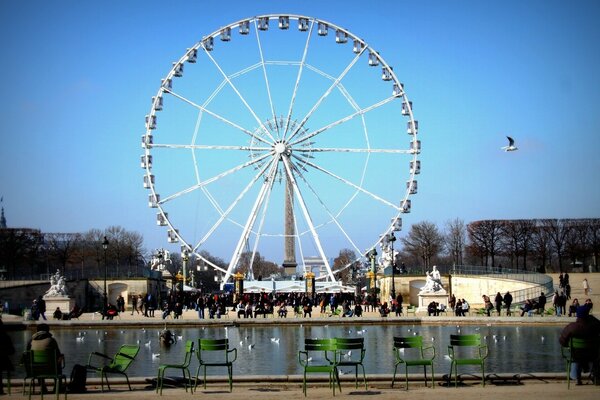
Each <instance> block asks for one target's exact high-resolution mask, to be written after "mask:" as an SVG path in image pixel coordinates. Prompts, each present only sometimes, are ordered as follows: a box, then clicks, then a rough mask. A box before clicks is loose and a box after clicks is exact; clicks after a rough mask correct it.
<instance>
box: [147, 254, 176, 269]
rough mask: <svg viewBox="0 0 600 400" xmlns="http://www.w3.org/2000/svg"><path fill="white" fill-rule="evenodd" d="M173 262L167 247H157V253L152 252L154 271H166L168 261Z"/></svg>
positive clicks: (152, 267)
mask: <svg viewBox="0 0 600 400" xmlns="http://www.w3.org/2000/svg"><path fill="white" fill-rule="evenodd" d="M170 262H171V257H170V253H169V251H168V250H165V249H157V250H156V253H155V254H152V259H151V260H150V269H151V270H153V271H164V270H165V266H166V264H167V263H170Z"/></svg>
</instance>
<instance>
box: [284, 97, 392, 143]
mask: <svg viewBox="0 0 600 400" xmlns="http://www.w3.org/2000/svg"><path fill="white" fill-rule="evenodd" d="M395 98H396V96H390V97H388V98H386V99H383V100H381V101H379V102H377V103H375V104H372V105H370V106H368V107H366V108H363V109H360V110H358V111H356V112H354V113H352V114H349V115H346V116H345V117H343V118H340V119H338V120H337V121H334V122H332V123H330V124H328V125H325V126H323V127H321V128H319V129H317V130H315V131H313V132H309V133H307V134H306V135H304V136H302V137H300V138H299V139H297V140H296V141H294V142H291V143H290V146H295V145H297V144H299V143H302V142H305V141H307V140H309V139H311V138H313V137H315V136H317V135H319V134H321V133H323V132H325V131H327V130H329V129H331V128H333V127H335V126H338V125H341V124H343V123H345V122H348V121H350V120H352V119H354V118H356V117H358V116H361V115H365V114H366V113H368V112H369V111H373V110H375V109H377V108H379V107H381V106H383V105H385V104H387V103H389V102H391V101H393V100H394V99H395ZM290 139H291V137H290Z"/></svg>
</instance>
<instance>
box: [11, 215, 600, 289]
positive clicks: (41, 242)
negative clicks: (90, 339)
mask: <svg viewBox="0 0 600 400" xmlns="http://www.w3.org/2000/svg"><path fill="white" fill-rule="evenodd" d="M105 236H106V238H107V239H108V242H109V245H108V247H107V249H106V251H105V250H104V248H103V246H102V242H103V239H104V237H105ZM400 242H401V244H402V247H401V246H398V247H401V249H399V250H400V254H399V256H398V258H397V260H396V262H397V263H398V264H399V263H400V262H404V263H405V264H406V266H408V267H409V269H411V268H412V269H413V270H419V271H424V270H430V269H431V267H432V266H433V265H434V264H438V265H483V266H488V267H492V268H501V266H503V267H504V268H511V269H518V270H530V271H533V270H535V271H540V272H545V271H562V272H564V271H570V270H571V269H572V268H578V267H588V266H589V265H592V266H593V268H594V269H595V270H596V271H598V256H599V253H600V219H597V218H596V219H522V220H482V221H474V222H471V223H469V224H465V222H464V221H462V220H460V219H454V220H451V221H449V222H447V223H446V224H445V226H444V228H443V229H440V228H438V226H437V225H435V224H434V223H432V222H428V221H423V222H419V223H417V224H414V225H412V226H411V228H410V231H409V232H408V233H407V235H406V236H405V237H403V238H401V239H400ZM201 254H202V256H203V257H204V258H206V259H208V260H210V261H211V262H212V263H213V264H215V265H217V266H219V267H221V268H223V269H227V266H228V263H227V262H226V261H224V260H222V259H220V258H218V257H214V256H212V255H211V254H210V253H208V252H207V251H203V252H202V253H201ZM104 257H106V265H107V266H108V269H109V275H110V276H141V275H142V274H143V270H144V269H145V268H146V267H147V265H148V263H147V260H149V255H148V254H147V253H146V251H145V250H144V248H143V237H142V235H141V234H139V233H138V232H132V231H128V230H126V229H124V228H123V227H120V226H111V227H108V228H106V229H105V230H99V229H92V230H90V231H88V232H85V233H41V232H40V231H39V230H33V229H13V228H9V229H0V271H1V273H2V274H1V275H3V276H4V278H5V279H19V278H30V277H39V276H40V275H43V274H47V273H52V272H54V271H55V270H56V269H60V270H61V271H62V272H63V273H64V274H66V275H68V276H74V277H99V276H102V275H103V273H104V265H105V264H104V261H105V260H104ZM251 258H252V253H251V252H248V253H244V254H243V255H242V257H241V263H240V268H239V269H238V271H239V272H242V273H245V272H246V271H247V270H248V268H249V265H250V263H251V262H252V265H253V272H254V277H255V278H258V277H265V278H267V277H269V276H270V275H273V274H278V273H281V272H282V269H281V268H280V267H279V266H278V265H277V264H276V263H274V262H272V261H268V260H266V259H265V258H264V257H263V256H261V255H260V254H259V253H257V254H256V255H255V258H254V260H251ZM354 259H356V256H355V254H354V252H353V251H351V250H348V249H343V250H341V251H340V253H339V255H338V257H337V258H335V259H334V262H333V269H334V270H336V269H339V268H341V267H343V266H346V265H348V264H349V263H350V262H351V260H354ZM203 265H204V263H203V261H202V260H201V259H198V260H195V259H191V260H190V261H189V264H188V271H190V273H193V274H199V275H198V277H197V278H198V280H197V282H199V281H201V280H210V281H215V276H216V275H218V274H216V273H215V272H214V270H213V269H212V268H204V267H203ZM166 267H167V269H169V270H171V272H173V273H176V272H177V271H179V270H181V267H182V261H181V256H180V255H179V254H172V256H171V262H170V263H169V264H168V265H166ZM198 267H199V268H198ZM357 267H358V266H357V265H355V266H353V267H351V268H347V269H345V270H344V271H343V272H341V273H340V274H339V275H338V277H339V278H340V279H341V280H342V281H343V282H348V281H350V280H352V278H353V277H352V276H351V275H352V273H353V271H356V269H357ZM203 275H206V276H203ZM209 275H210V276H209ZM216 280H218V277H217V279H216Z"/></svg>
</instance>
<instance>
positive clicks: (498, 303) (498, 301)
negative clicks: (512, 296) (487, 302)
mask: <svg viewBox="0 0 600 400" xmlns="http://www.w3.org/2000/svg"><path fill="white" fill-rule="evenodd" d="M494 303H496V312H497V313H498V316H500V310H502V295H501V294H500V292H498V293H496V297H495V298H494Z"/></svg>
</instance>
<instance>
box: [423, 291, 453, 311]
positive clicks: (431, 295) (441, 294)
mask: <svg viewBox="0 0 600 400" xmlns="http://www.w3.org/2000/svg"><path fill="white" fill-rule="evenodd" d="M432 301H435V302H436V303H438V304H444V305H445V306H446V307H448V293H446V291H445V290H440V291H437V292H427V293H419V307H418V308H417V312H421V311H424V312H427V306H428V305H429V303H431V302H432Z"/></svg>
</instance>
